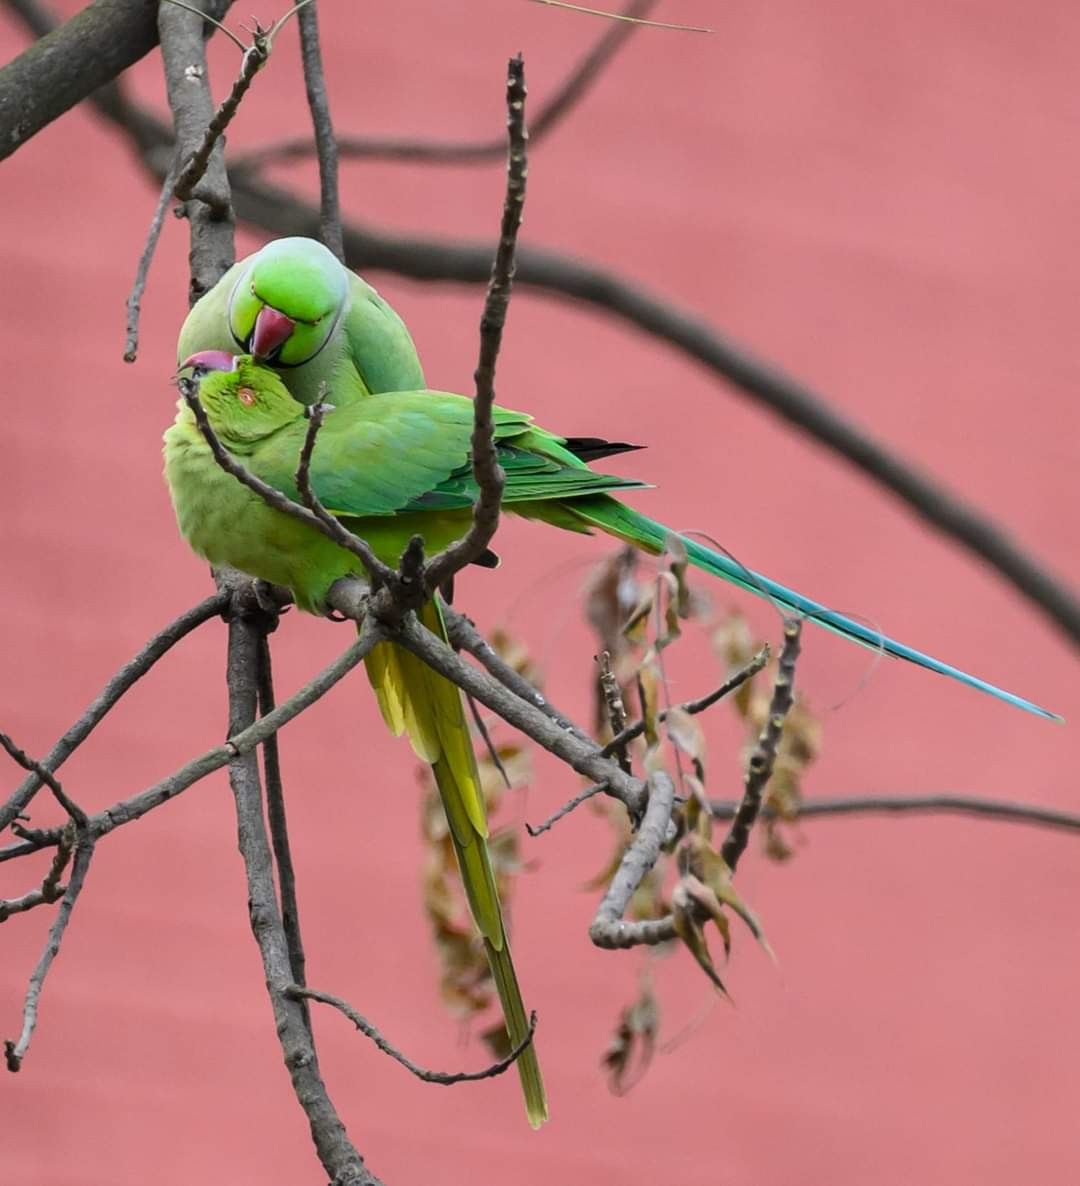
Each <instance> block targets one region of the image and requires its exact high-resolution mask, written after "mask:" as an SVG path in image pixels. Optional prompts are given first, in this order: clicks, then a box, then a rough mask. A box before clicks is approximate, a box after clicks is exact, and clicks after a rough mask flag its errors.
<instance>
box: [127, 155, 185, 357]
mask: <svg viewBox="0 0 1080 1186" xmlns="http://www.w3.org/2000/svg"><path fill="white" fill-rule="evenodd" d="M179 172H180V163H179V161H176V160H174V161H173V163H172V165H171V166H170V168H169V171H168V173H167V174H166V175H165V181H164V184H163V185H162V187H161V193H160V194H159V195H158V200H157V205H156V206H155V207H154V216H153V218H151V220H150V229H149V230H148V231H147V232H146V242H145V243H144V244H143V249H142V254H141V255H140V256H139V266H138V267H137V268H136V269H135V281H134V283H133V284H132V286H131V292H130V293H129V294H128V300H127V337H126V338H125V339H124V362H134V361H135V359H136V357H137V356H138V353H139V314H140V312H141V310H142V298H143V293H144V292H145V291H146V280H147V277H148V276H149V274H150V264H151V263H152V262H153V259H154V252H155V251H156V250H157V245H158V239H159V238H161V228H162V226H163V225H164V222H165V211H166V210H168V208H169V199H170V198H171V196H172V192H173V186H174V185H175V184H176V178H177V177H178V176H179Z"/></svg>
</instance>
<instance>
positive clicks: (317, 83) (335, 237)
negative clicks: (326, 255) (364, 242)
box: [299, 4, 345, 263]
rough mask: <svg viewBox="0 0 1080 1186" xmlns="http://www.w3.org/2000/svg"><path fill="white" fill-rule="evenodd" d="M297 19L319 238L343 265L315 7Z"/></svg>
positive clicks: (335, 166)
mask: <svg viewBox="0 0 1080 1186" xmlns="http://www.w3.org/2000/svg"><path fill="white" fill-rule="evenodd" d="M299 20H300V55H301V57H302V59H303V62H304V87H305V89H306V91H307V101H308V107H309V108H310V110H311V126H312V128H313V130H314V132H315V149H316V151H317V153H318V157H319V238H320V239H321V240H322V242H323V243H324V244H325V245H326V246H327V247H329V248H330V250H331V251H332V252H333V253H334V255H336V256H337V258H338V259H339V260H341V262H342V263H344V262H345V246H344V244H343V243H342V239H341V202H340V199H339V196H338V146H337V141H336V140H335V139H334V125H333V123H332V122H331V120H330V100H329V99H328V98H327V95H326V76H325V74H324V73H323V64H322V52H321V50H320V49H319V17H318V12H317V6H316V5H315V4H308V5H307V6H306V7H305V8H303V9H301V10H300V17H299Z"/></svg>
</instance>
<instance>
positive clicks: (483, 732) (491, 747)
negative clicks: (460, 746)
mask: <svg viewBox="0 0 1080 1186" xmlns="http://www.w3.org/2000/svg"><path fill="white" fill-rule="evenodd" d="M463 695H464V696H465V703H466V704H467V705H468V706H469V715H470V716H471V717H472V722H473V725H474V726H475V728H476V731H477V733H479V735H480V740H481V741H482V742H483V743H484V749H486V750H487V753H488V757H489V758H490V759H491V764H492V765H493V766H494V767H495V769H496V770H497V771H498V773H499V777H500V778H501V779H502V780H503V786H504V787H506V789H507V790H508V791H509V790H510V789H511V787H512V786H513V784H512V783H511V781H510V775H509V773H508V772H507V769H506V764H505V763H504V762H503V760H502V758H501V757H500V755H499V751H498V749H497V747H496V745H495V742H494V741H492V740H491V732H490V730H489V729H488V727H487V722H486V721H485V720H484V717H483V714H482V713H481V712H480V706H479V705H478V704H477V703H476V701H475V700H474V699H473V698H472V697H471V696H470V695H469V694H468V693H467V692H465V693H463ZM525 826H526V827H528V826H529V825H528V824H526V825H525Z"/></svg>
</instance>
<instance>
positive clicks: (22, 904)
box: [0, 820, 75, 922]
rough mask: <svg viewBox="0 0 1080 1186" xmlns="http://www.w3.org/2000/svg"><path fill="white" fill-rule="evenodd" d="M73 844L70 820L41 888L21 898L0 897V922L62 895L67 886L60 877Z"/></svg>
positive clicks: (72, 821)
mask: <svg viewBox="0 0 1080 1186" xmlns="http://www.w3.org/2000/svg"><path fill="white" fill-rule="evenodd" d="M74 844H75V822H74V820H70V821H69V822H68V825H67V827H65V828H64V829H63V832H62V833H61V837H60V843H59V844H58V845H57V846H56V852H55V853H54V854H53V859H52V864H51V865H50V866H49V871H48V872H47V873H46V874H45V877H44V878H43V880H42V882H41V888H40V889H35V890H31V891H30V892H29V893H28V894H23V896H22V897H21V898H7V899H4V898H0V922H7V920H8V919H9V918H10V917H11V916H12V915H13V914H22V913H24V912H25V911H27V910H33V908H34V907H35V906H45V905H48V904H50V903H52V902H55V901H56V900H57V898H60V897H63V895H64V894H65V893H66V891H67V886H64V885H61V884H60V878H61V877H62V876H63V875H64V870H65V869H66V868H67V865H68V861H69V860H70V859H71V850H72V848H73V847H74Z"/></svg>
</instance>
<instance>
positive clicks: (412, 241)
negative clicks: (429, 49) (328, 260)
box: [0, 0, 1080, 644]
mask: <svg viewBox="0 0 1080 1186" xmlns="http://www.w3.org/2000/svg"><path fill="white" fill-rule="evenodd" d="M7 2H8V4H9V5H11V6H12V7H13V9H14V10H15V11H16V12H17V13H18V14H19V15H20V16H22V17H23V19H24V20H26V23H27V24H28V25H29V26H30V27H31V29H32V30H33V31H35V32H38V33H40V31H41V29H42V27H43V25H42V19H41V15H42V14H41V10H40V9H37V8H34V9H33V10H32V11H34V12H36V13H37V18H36V20H35V21H33V22H32V21H30V20H27V17H26V11H25V10H26V7H27V3H26V0H7ZM115 2H116V3H120V0H115ZM128 2H129V3H132V4H134V3H136V0H128ZM67 27H68V26H63V28H67ZM635 27H636V26H634V25H626V26H625V28H626V29H627V30H631V31H632V30H633V29H634V28H635ZM609 33H610V31H608V32H606V33H605V37H607V36H609ZM624 40H625V39H623V40H618V41H616V42H615V44H614V47H612V45H611V43H610V42H609V43H608V50H607V53H606V56H605V55H602V56H601V59H600V64H601V65H603V64H606V63H607V62H610V60H611V57H612V54H613V52H614V50H617V48H618V47H619V45H621V44H623V43H624ZM33 52H34V50H33V48H32V49H31V50H28V51H27V54H24V55H23V56H22V57H21V58H19V59H17V60H16V62H14V63H12V64H11V65H9V66H7V67H5V68H4V70H0V100H2V97H3V95H4V93H5V85H7V86H11V85H13V84H12V83H11V81H10V78H9V79H6V78H5V76H6V75H7V72H8V71H12V70H15V68H16V67H17V68H18V69H17V71H16V74H17V77H18V79H19V82H18V85H19V86H20V87H22V88H29V89H28V92H27V93H28V94H29V95H30V96H33V95H36V94H37V93H38V92H39V91H40V92H41V94H42V96H44V94H45V92H46V90H47V87H48V78H47V77H42V78H40V79H39V77H38V76H37V74H35V73H34V72H33V71H32V70H31V69H29V66H28V64H27V63H26V62H25V61H24V59H26V58H27V55H29V54H32V53H33ZM144 52H145V51H144ZM81 53H82V51H81V50H79V49H78V47H77V45H76V43H75V42H74V41H73V40H70V39H66V40H61V41H60V42H59V43H58V46H57V52H56V53H55V54H54V55H53V57H52V59H51V60H53V61H54V62H57V61H58V62H61V63H64V64H65V68H67V69H70V70H73V71H75V72H76V73H77V72H78V69H79V66H80V62H81ZM20 63H22V65H20ZM119 69H120V68H118V69H117V71H116V73H118V72H119ZM596 69H597V68H596V67H594V69H593V71H592V73H591V74H589V75H588V77H589V78H590V79H591V78H592V77H593V76H594V75H595V71H596ZM110 77H115V75H112V76H110ZM102 81H104V80H102ZM86 93H89V92H86ZM578 93H580V92H578ZM82 97H86V95H85V94H80V95H79V96H78V98H82ZM92 100H93V102H94V104H95V106H96V108H97V110H98V112H99V113H100V114H101V115H102V116H103V117H104V118H105V119H107V120H108V121H109V122H110V123H112V124H114V125H115V126H117V127H118V128H119V129H120V130H121V131H122V132H123V133H124V134H125V135H127V136H128V137H129V138H131V140H132V142H133V146H134V147H135V148H136V150H137V152H138V154H139V157H140V159H141V160H142V161H143V163H144V164H145V166H146V167H147V168H148V170H149V171H150V173H151V174H152V176H154V177H155V178H156V179H157V180H158V181H159V182H160V181H161V180H162V179H163V178H164V177H165V175H166V173H167V171H168V169H169V166H170V164H171V162H172V159H173V154H172V152H171V144H172V133H171V132H170V130H169V129H168V128H167V127H166V125H164V124H163V123H161V122H160V121H159V120H157V119H156V117H154V116H153V115H152V114H150V113H149V112H147V111H145V110H144V109H142V108H141V107H139V106H138V105H137V104H134V103H133V102H132V101H130V100H129V99H127V98H126V97H124V96H123V95H122V93H121V92H120V90H119V89H118V88H116V87H115V86H110V87H109V88H108V89H107V90H105V91H99V92H97V93H96V94H93V95H92ZM42 101H44V99H43V100H42ZM72 101H73V102H74V101H77V99H73V100H72ZM486 151H487V149H486V147H485V149H484V152H485V153H486ZM249 166H250V162H249ZM232 198H233V207H234V210H235V213H236V216H237V218H239V219H240V220H241V221H243V222H246V223H249V224H251V225H254V226H258V227H261V228H262V229H263V230H266V231H269V232H271V233H272V234H276V235H307V236H311V237H313V238H318V237H319V236H320V231H321V227H322V216H321V214H320V210H319V209H318V208H316V207H315V206H313V205H311V204H310V203H308V202H306V201H305V200H304V199H302V198H300V197H299V196H298V195H296V194H295V193H293V192H292V191H290V190H288V189H285V188H284V187H282V186H279V185H272V184H270V183H267V182H265V181H261V180H259V179H258V178H257V176H256V174H255V172H254V171H252V169H251V168H250V167H249V168H248V169H246V170H245V171H243V172H241V173H238V174H237V175H235V176H234V178H233V193H232ZM342 236H343V244H344V250H345V258H346V262H347V263H348V264H349V266H350V267H353V268H355V269H357V270H358V271H362V272H371V271H387V272H392V273H395V274H397V275H402V276H408V277H409V278H411V279H414V280H424V281H446V282H453V283H476V284H480V283H486V282H487V278H488V270H489V266H490V260H491V248H490V246H488V245H487V244H484V243H468V242H462V241H460V240H450V239H437V238H431V237H418V236H401V235H395V234H393V233H389V232H382V231H379V230H376V229H373V228H370V227H367V226H363V225H360V224H357V223H355V222H351V221H350V222H348V223H346V224H345V225H344V226H343V228H342ZM517 281H518V284H519V285H521V286H523V287H525V288H533V289H535V290H537V291H538V292H543V293H546V294H548V295H551V296H555V297H557V298H560V299H570V300H573V301H576V302H581V303H584V304H586V305H590V306H593V307H595V308H599V309H602V310H604V311H606V312H608V313H610V314H612V315H614V316H615V317H617V318H619V319H621V320H623V321H625V322H626V323H628V324H630V325H633V326H635V327H636V328H637V329H639V330H641V331H642V332H644V333H646V334H648V335H650V336H652V337H655V338H657V339H658V340H661V341H665V342H667V343H668V344H669V345H671V346H674V347H675V348H677V349H679V350H681V351H682V352H683V353H685V354H686V355H688V356H689V357H691V358H693V359H695V360H696V361H697V362H699V363H700V364H702V365H703V366H705V367H706V368H707V369H708V370H710V371H712V372H713V373H714V374H716V375H717V376H718V377H720V378H722V379H723V380H725V381H726V382H728V383H730V384H732V385H733V386H734V387H735V388H736V389H737V390H739V391H740V392H742V394H744V395H746V396H748V397H749V398H750V399H752V400H753V401H754V402H756V403H758V404H760V405H761V406H763V407H765V408H768V409H769V410H770V411H771V412H773V413H774V414H775V415H777V416H779V417H781V418H782V419H784V420H786V421H787V422H788V423H789V424H791V425H793V426H795V427H796V428H798V429H800V430H801V431H802V432H804V433H805V434H806V435H807V436H809V437H811V438H812V439H813V440H815V441H817V442H818V443H819V444H821V445H823V446H824V447H825V448H827V449H829V450H831V451H832V452H834V453H835V454H836V455H837V456H839V457H842V458H843V459H844V460H845V461H846V462H848V463H849V464H851V465H854V466H855V467H856V468H857V469H859V470H860V471H861V472H862V473H863V474H864V475H866V476H867V477H868V478H869V479H870V480H871V481H873V482H875V483H876V484H878V485H880V486H882V487H883V488H885V489H887V490H889V491H890V492H891V493H892V494H893V495H894V496H896V497H897V498H898V499H899V500H900V501H901V502H903V503H904V504H905V505H906V506H907V507H908V508H909V509H910V510H911V511H913V512H914V513H915V514H916V515H917V516H918V517H919V518H921V519H922V520H923V521H924V522H926V523H928V524H929V525H931V526H932V527H934V528H935V529H936V530H938V531H940V532H941V533H942V534H943V535H945V536H946V537H948V538H949V539H951V540H952V541H953V542H954V543H956V544H958V545H959V546H961V547H963V548H964V549H966V550H967V551H969V552H971V553H972V554H974V555H976V556H978V557H980V559H982V560H983V561H984V562H985V563H986V564H987V565H989V566H990V567H991V568H993V569H994V570H996V571H997V572H998V573H999V574H1000V575H1001V576H1003V577H1004V578H1005V579H1006V580H1007V581H1008V582H1009V583H1010V584H1011V585H1012V586H1013V587H1014V588H1015V589H1016V590H1017V591H1018V592H1019V593H1020V594H1021V595H1022V596H1024V597H1025V598H1026V599H1027V600H1028V601H1030V602H1031V603H1032V604H1033V605H1036V606H1038V607H1039V609H1040V610H1041V611H1042V612H1043V614H1044V615H1045V616H1046V617H1047V618H1048V619H1049V620H1050V621H1052V622H1053V623H1054V624H1055V625H1056V626H1057V627H1058V628H1059V629H1060V630H1061V631H1062V632H1063V633H1064V634H1065V635H1066V636H1067V637H1068V638H1069V639H1070V640H1071V641H1072V642H1073V643H1074V644H1080V598H1078V597H1077V595H1076V593H1075V592H1074V591H1073V590H1071V589H1070V588H1069V587H1068V585H1067V584H1066V583H1065V582H1064V581H1062V580H1061V579H1060V578H1059V577H1057V576H1056V575H1055V574H1054V573H1053V572H1051V570H1050V569H1049V568H1048V567H1047V566H1046V565H1045V564H1043V563H1042V562H1041V561H1039V560H1038V559H1037V558H1035V557H1034V556H1032V555H1030V554H1029V553H1028V552H1027V551H1026V550H1025V549H1024V547H1023V546H1022V545H1021V544H1020V543H1019V542H1017V541H1015V540H1014V539H1013V538H1012V537H1011V536H1010V535H1009V534H1008V532H1007V531H1006V530H1005V529H1004V528H1002V527H1001V526H1000V525H999V524H997V523H996V522H995V521H994V520H993V519H992V518H991V517H990V516H988V515H986V514H985V513H983V512H982V511H980V510H979V509H978V508H976V507H974V506H973V505H971V504H970V503H968V502H966V501H965V500H964V499H962V498H960V497H958V496H957V495H955V494H953V493H951V492H950V491H949V490H948V489H947V488H946V487H945V486H944V485H943V484H942V483H941V482H940V481H938V480H937V479H935V478H934V477H932V476H931V475H929V474H927V473H925V472H924V471H923V470H922V469H921V467H919V466H918V465H916V464H914V463H912V462H910V461H908V460H906V459H905V458H903V457H901V456H900V455H899V454H898V453H897V452H896V451H895V450H893V449H891V448H890V447H889V446H888V445H886V444H885V443H884V442H883V441H880V440H878V439H877V438H876V437H875V436H874V435H873V434H872V433H870V432H869V431H867V430H866V429H864V428H862V427H860V426H859V425H857V424H855V423H854V422H853V421H851V420H849V419H847V418H846V417H845V416H843V415H842V414H841V413H840V412H838V411H836V410H835V409H834V408H833V407H831V406H830V405H829V403H828V402H827V401H826V399H825V398H824V397H823V396H822V395H821V394H820V393H818V392H816V391H814V390H813V389H812V388H810V387H809V386H808V385H806V384H805V383H803V382H801V381H800V380H798V379H796V378H793V377H792V376H789V375H787V374H785V373H784V372H783V371H782V370H780V369H779V368H778V367H776V366H774V365H773V364H772V363H769V362H768V361H766V360H763V359H760V358H758V357H756V356H755V355H754V354H752V353H751V352H750V351H748V350H746V349H745V348H744V347H742V346H740V345H739V344H737V343H736V342H734V341H733V340H732V339H731V338H730V337H728V336H727V335H725V334H723V333H722V332H721V331H720V330H718V329H717V328H716V327H714V326H712V325H710V324H709V323H708V322H707V321H705V320H704V319H703V318H701V317H699V316H698V315H696V314H694V313H692V312H690V311H688V310H683V309H680V308H678V306H676V305H674V304H672V303H670V302H667V301H664V300H661V299H660V298H659V297H657V296H655V295H654V294H652V293H650V292H649V291H648V290H647V289H645V288H643V287H641V286H640V285H637V284H633V283H631V282H630V281H628V280H626V279H625V278H623V277H621V276H619V275H618V274H617V273H614V272H611V271H608V270H607V269H604V268H601V267H598V266H595V265H592V264H590V263H588V262H587V261H583V260H579V259H575V258H573V257H570V256H565V255H561V254H559V253H558V252H554V251H549V250H547V249H544V248H537V247H528V246H526V247H523V248H522V249H521V250H520V251H519V253H518V271H517Z"/></svg>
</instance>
